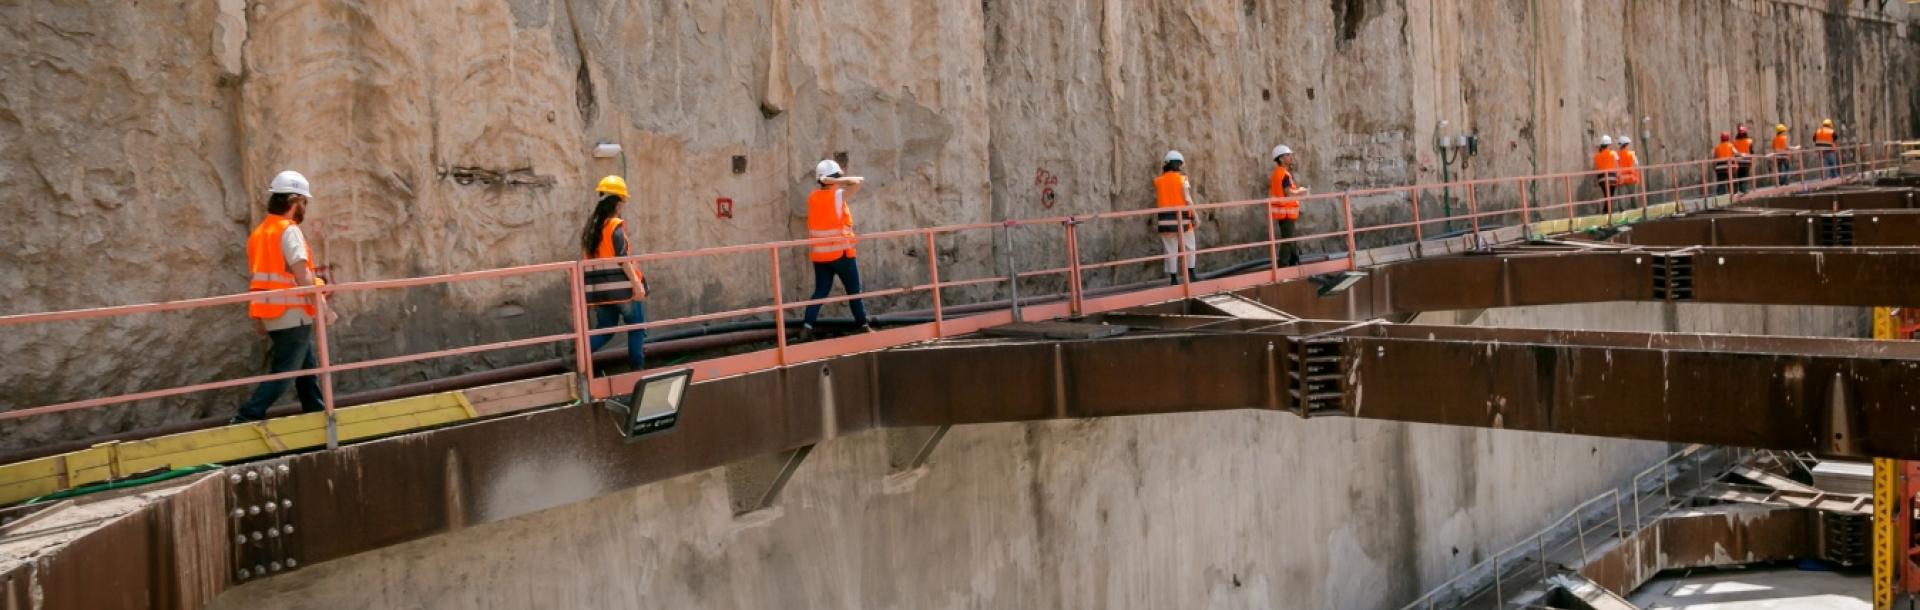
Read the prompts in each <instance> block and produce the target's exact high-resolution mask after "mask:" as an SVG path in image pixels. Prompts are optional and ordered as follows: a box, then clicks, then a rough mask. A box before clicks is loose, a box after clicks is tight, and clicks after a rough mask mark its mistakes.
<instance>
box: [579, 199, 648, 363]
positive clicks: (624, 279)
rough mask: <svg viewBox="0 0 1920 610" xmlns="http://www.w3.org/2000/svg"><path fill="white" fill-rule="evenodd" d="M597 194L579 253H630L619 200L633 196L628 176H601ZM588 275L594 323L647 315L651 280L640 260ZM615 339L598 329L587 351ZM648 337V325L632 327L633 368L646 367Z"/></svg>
mask: <svg viewBox="0 0 1920 610" xmlns="http://www.w3.org/2000/svg"><path fill="white" fill-rule="evenodd" d="M594 196H595V197H598V199H597V200H596V201H595V202H594V205H593V215H592V216H589V217H588V218H587V225H586V227H585V228H583V229H581V230H580V257H581V258H582V259H584V260H600V259H609V258H621V257H626V256H631V255H632V254H633V251H632V242H630V241H628V240H627V228H626V221H624V220H621V219H620V206H621V204H624V203H626V202H627V198H628V195H627V181H626V179H624V178H621V177H619V176H607V177H605V178H601V179H600V184H598V185H597V186H595V187H594ZM584 279H585V281H586V287H585V290H586V300H587V305H588V306H589V307H590V308H591V309H592V313H593V328H594V329H596V330H598V329H602V328H612V327H615V326H620V325H621V323H622V321H623V320H624V321H625V323H626V324H641V323H644V322H646V321H647V310H646V307H645V306H643V305H642V304H641V301H642V300H644V299H646V298H647V280H646V276H645V275H643V274H642V273H640V268H639V266H637V265H635V264H633V263H632V262H622V263H619V264H615V265H608V266H603V267H596V266H588V267H587V269H586V274H585V278H584ZM611 341H613V335H594V336H593V338H592V339H589V340H588V341H587V351H589V352H597V351H600V348H601V347H605V346H606V345H607V343H609V342H611ZM646 343H647V331H646V329H634V330H629V331H627V363H628V364H631V365H632V366H633V370H636V371H638V370H643V369H645V368H647V359H646Z"/></svg>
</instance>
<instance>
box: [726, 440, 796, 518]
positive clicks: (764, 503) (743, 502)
mask: <svg viewBox="0 0 1920 610" xmlns="http://www.w3.org/2000/svg"><path fill="white" fill-rule="evenodd" d="M812 453H813V445H806V446H803V447H800V448H798V449H789V450H787V451H782V452H779V453H773V454H768V455H763V456H759V457H754V458H750V459H747V460H743V461H741V462H737V463H734V464H729V465H727V495H728V497H729V498H730V499H731V500H732V502H733V514H734V515H736V516H737V515H744V514H747V513H751V512H754V511H757V510H761V509H765V508H772V507H773V501H774V500H775V499H778V498H779V497H780V491H781V490H783V489H786V487H787V481H790V480H792V479H793V472H794V471H795V470H799V469H800V464H801V463H802V462H805V461H806V460H807V456H808V455H809V454H812Z"/></svg>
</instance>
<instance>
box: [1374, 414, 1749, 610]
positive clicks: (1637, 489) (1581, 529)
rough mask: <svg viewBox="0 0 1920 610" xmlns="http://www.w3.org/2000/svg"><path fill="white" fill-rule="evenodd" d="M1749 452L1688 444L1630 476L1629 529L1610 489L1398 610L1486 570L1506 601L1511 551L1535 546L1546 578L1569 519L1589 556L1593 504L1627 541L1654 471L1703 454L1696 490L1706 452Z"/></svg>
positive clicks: (1432, 599) (1433, 600)
mask: <svg viewBox="0 0 1920 610" xmlns="http://www.w3.org/2000/svg"><path fill="white" fill-rule="evenodd" d="M1750 451H1751V450H1747V449H1728V448H1709V447H1706V446H1704V445H1697V444H1696V445H1689V446H1687V447H1686V448H1683V449H1681V450H1679V451H1676V452H1674V453H1672V454H1670V455H1668V456H1667V457H1665V458H1662V459H1661V460H1660V461H1658V462H1655V463H1653V465H1651V466H1648V467H1647V468H1646V469H1644V470H1641V471H1640V472H1638V473H1635V474H1634V475H1633V478H1632V482H1631V484H1630V486H1629V489H1630V492H1631V494H1632V500H1633V511H1634V518H1633V527H1632V528H1631V529H1629V528H1627V527H1626V525H1627V522H1626V515H1625V514H1624V511H1623V510H1622V509H1624V508H1625V506H1624V505H1623V503H1624V500H1623V499H1622V494H1621V493H1620V490H1619V489H1618V488H1610V489H1608V490H1606V491H1604V492H1601V493H1600V494H1598V495H1595V496H1593V497H1592V498H1588V499H1587V500H1586V501H1585V502H1581V503H1580V504H1578V505H1575V506H1574V507H1573V508H1572V509H1570V510H1568V511H1567V512H1566V514H1565V515H1563V516H1561V517H1560V518H1559V519H1556V520H1554V521H1553V522H1552V523H1549V524H1547V525H1546V527H1542V528H1540V529H1539V530H1536V531H1534V532H1533V533H1532V534H1529V535H1527V536H1525V537H1523V538H1521V539H1520V540H1519V541H1518V542H1515V543H1513V544H1511V545H1508V546H1507V547H1506V548H1503V549H1501V550H1500V551H1499V552H1496V553H1494V554H1493V555H1492V556H1490V557H1487V558H1486V559H1482V560H1480V561H1479V562H1478V563H1475V564H1473V565H1471V566H1468V567H1467V569H1465V570H1462V571H1461V572H1460V573H1459V574H1456V575H1454V577H1453V578H1449V579H1447V580H1446V581H1445V582H1442V583H1440V584H1439V585H1438V586H1435V587H1433V588H1432V589H1429V590H1428V591H1427V593H1426V594H1425V595H1421V596H1420V597H1419V598H1417V599H1415V600H1413V601H1412V602H1409V603H1407V604H1406V605H1404V606H1401V610H1416V609H1420V608H1426V609H1427V610H1432V609H1434V608H1437V607H1439V606H1438V604H1439V603H1440V600H1441V598H1442V597H1444V596H1446V595H1450V594H1452V593H1454V589H1455V587H1457V586H1459V585H1460V584H1461V583H1462V582H1463V581H1465V580H1466V579H1467V578H1468V577H1471V576H1474V575H1476V574H1480V573H1481V572H1483V571H1487V570H1488V569H1489V568H1490V569H1491V575H1490V578H1492V580H1493V586H1494V596H1495V598H1496V599H1505V598H1506V595H1505V593H1506V591H1505V585H1506V583H1505V580H1506V578H1505V572H1506V570H1505V569H1502V567H1501V565H1502V564H1503V563H1505V562H1504V561H1503V560H1505V559H1506V557H1507V555H1508V554H1509V553H1511V552H1513V551H1514V550H1516V549H1519V548H1522V547H1525V546H1528V545H1532V546H1533V547H1534V553H1535V557H1536V558H1537V560H1538V562H1539V566H1540V574H1541V577H1542V578H1545V577H1546V576H1547V575H1548V571H1547V544H1548V543H1547V537H1548V536H1549V535H1551V534H1553V533H1554V532H1556V531H1560V530H1561V529H1562V528H1563V527H1564V526H1565V525H1566V524H1567V522H1568V521H1569V520H1572V521H1573V522H1574V530H1575V531H1574V538H1575V539H1574V540H1573V541H1572V542H1574V543H1575V544H1577V545H1578V546H1579V549H1580V557H1581V558H1583V559H1584V558H1586V557H1588V551H1589V548H1588V546H1587V533H1588V532H1589V531H1591V529H1590V528H1588V527H1587V525H1586V519H1585V517H1584V515H1585V514H1586V512H1587V509H1588V508H1590V507H1592V506H1593V505H1594V504H1595V503H1599V502H1603V501H1606V500H1612V502H1613V505H1614V512H1613V516H1612V518H1611V519H1607V518H1602V519H1600V524H1605V523H1607V522H1608V521H1611V522H1612V523H1613V526H1614V530H1615V533H1616V535H1615V537H1616V538H1618V539H1620V540H1626V539H1627V538H1628V537H1630V536H1632V535H1634V534H1636V533H1638V532H1640V531H1641V530H1642V529H1645V527H1646V524H1645V523H1644V522H1643V521H1642V519H1641V517H1642V515H1643V512H1642V509H1641V496H1642V493H1641V488H1642V487H1643V486H1644V485H1643V484H1642V483H1643V482H1644V480H1645V479H1646V478H1647V477H1649V476H1652V475H1653V474H1654V473H1655V472H1663V473H1664V472H1665V470H1666V469H1667V467H1669V466H1671V465H1672V464H1673V463H1674V462H1675V461H1677V460H1680V459H1683V458H1687V457H1691V456H1694V455H1696V454H1700V455H1705V457H1702V458H1701V464H1699V465H1698V466H1696V467H1695V468H1694V470H1693V472H1694V476H1695V481H1696V483H1695V487H1696V488H1697V487H1700V486H1701V485H1703V484H1704V481H1705V480H1704V472H1705V471H1706V470H1707V468H1706V467H1707V464H1708V462H1709V459H1710V458H1711V455H1708V452H1713V453H1719V454H1728V453H1731V454H1732V455H1734V456H1741V455H1748V454H1750ZM1738 462H1739V459H1733V458H1729V459H1728V460H1727V463H1726V465H1724V466H1722V467H1721V468H1719V469H1716V470H1715V473H1716V474H1715V476H1716V477H1717V476H1718V473H1720V472H1724V471H1725V470H1726V469H1730V468H1732V465H1733V464H1735V463H1738ZM1679 476H1680V473H1678V472H1676V473H1674V474H1673V476H1671V477H1666V478H1663V479H1661V484H1662V485H1661V487H1662V489H1664V490H1665V493H1666V495H1667V498H1668V502H1667V505H1668V506H1670V505H1671V504H1672V497H1673V492H1672V486H1671V482H1672V479H1673V478H1677V477H1679ZM1565 544H1567V542H1564V541H1563V542H1561V543H1560V544H1559V545H1557V546H1564V545H1565ZM1526 557H1527V556H1526V555H1524V554H1523V555H1521V557H1520V561H1525V559H1526ZM1482 586H1484V585H1482Z"/></svg>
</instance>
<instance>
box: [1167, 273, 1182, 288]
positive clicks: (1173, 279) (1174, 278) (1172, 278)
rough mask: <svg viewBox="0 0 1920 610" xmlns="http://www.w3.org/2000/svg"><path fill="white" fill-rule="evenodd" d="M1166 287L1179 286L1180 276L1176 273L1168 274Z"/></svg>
mask: <svg viewBox="0 0 1920 610" xmlns="http://www.w3.org/2000/svg"><path fill="white" fill-rule="evenodd" d="M1167 285H1168V286H1179V285H1180V274H1178V273H1169V274H1167Z"/></svg>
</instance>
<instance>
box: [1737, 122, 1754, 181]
mask: <svg viewBox="0 0 1920 610" xmlns="http://www.w3.org/2000/svg"><path fill="white" fill-rule="evenodd" d="M1733 155H1734V158H1733V167H1734V180H1736V182H1734V190H1735V191H1736V192H1741V193H1744V192H1747V191H1751V190H1753V136H1750V135H1747V126H1746V125H1741V126H1740V127H1739V129H1738V133H1736V134H1734V136H1733Z"/></svg>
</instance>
